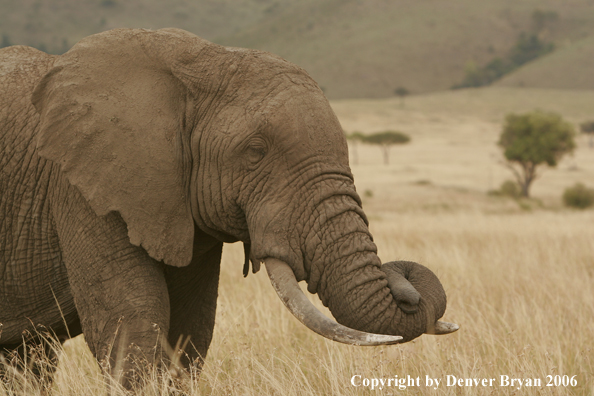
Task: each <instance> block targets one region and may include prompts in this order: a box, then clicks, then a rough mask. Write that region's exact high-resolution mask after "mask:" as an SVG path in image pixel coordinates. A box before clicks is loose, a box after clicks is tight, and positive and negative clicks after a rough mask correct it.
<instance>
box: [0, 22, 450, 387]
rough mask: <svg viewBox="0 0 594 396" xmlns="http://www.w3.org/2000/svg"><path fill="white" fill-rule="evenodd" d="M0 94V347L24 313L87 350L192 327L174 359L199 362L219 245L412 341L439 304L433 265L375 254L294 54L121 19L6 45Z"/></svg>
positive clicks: (367, 323) (329, 127) (341, 156)
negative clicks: (39, 42) (270, 261)
mask: <svg viewBox="0 0 594 396" xmlns="http://www.w3.org/2000/svg"><path fill="white" fill-rule="evenodd" d="M0 89H1V96H0V150H1V153H2V155H1V157H0V194H1V195H0V231H1V238H0V323H2V329H1V335H0V346H1V347H2V348H5V349H11V348H14V347H16V345H17V344H19V343H21V342H22V332H23V331H24V330H34V328H35V326H37V325H43V326H45V327H46V328H49V329H51V330H52V331H53V332H55V333H56V334H57V335H58V336H62V337H67V330H66V326H65V323H64V322H66V323H67V325H68V327H69V332H70V335H71V336H75V335H77V334H79V333H81V332H82V333H84V334H85V339H86V342H87V343H88V345H89V347H90V349H91V351H92V352H93V354H94V355H95V356H96V357H97V359H98V360H99V361H103V360H104V359H105V358H108V357H109V358H111V363H112V365H113V364H114V361H115V359H116V357H117V354H116V352H117V350H118V348H113V349H110V345H112V344H114V343H115V345H125V346H126V345H129V344H131V343H133V344H134V345H136V346H137V348H130V349H128V350H125V351H124V352H125V353H132V354H133V355H135V356H138V355H140V354H144V355H145V356H147V357H149V360H150V359H152V358H153V357H154V356H156V358H159V354H158V353H159V351H160V348H159V347H155V345H159V343H158V341H157V337H158V334H162V335H164V336H165V338H166V339H168V340H169V342H170V343H171V344H172V345H175V343H176V341H177V340H178V338H179V337H180V335H184V336H188V335H189V336H191V346H190V347H189V348H187V350H186V352H187V356H186V357H185V358H184V359H183V363H184V364H185V365H190V364H196V365H200V364H201V358H200V357H204V356H205V355H206V352H207V349H208V346H209V344H210V341H211V337H212V332H213V326H214V318H215V308H216V298H217V287H218V278H219V264H220V258H221V249H222V246H223V242H234V241H244V242H251V256H250V258H251V261H252V265H253V266H254V267H255V268H254V269H257V268H259V263H260V262H261V261H263V260H264V259H265V258H268V257H274V258H278V259H280V260H283V261H285V262H286V263H288V264H289V265H290V266H291V268H292V269H293V272H294V274H295V276H296V278H297V280H299V281H300V280H306V281H307V283H308V290H309V291H310V292H311V293H318V295H319V296H320V298H321V300H322V301H323V303H324V304H325V305H326V306H328V307H329V308H330V310H331V311H332V314H333V315H334V317H335V318H336V319H337V321H338V322H340V323H342V324H344V325H346V326H349V327H352V328H354V329H358V330H364V331H367V332H373V333H382V334H391V335H401V336H403V337H404V341H408V340H411V339H413V338H415V337H418V336H419V335H421V334H422V333H424V332H425V331H426V330H427V326H428V325H431V324H433V323H435V321H436V320H437V319H438V318H440V317H441V316H442V315H443V313H444V311H445V306H446V298H445V293H444V292H443V289H442V287H441V285H440V284H439V281H438V280H437V278H435V276H434V275H433V274H432V273H431V272H430V271H428V270H426V269H425V268H424V267H421V266H418V265H416V264H413V263H391V264H390V265H385V266H384V267H383V268H382V266H381V263H380V260H379V259H378V257H377V255H376V246H375V244H374V243H373V240H372V236H371V235H370V233H369V230H368V227H367V219H366V217H365V214H364V213H363V211H362V209H361V201H360V198H359V196H358V195H357V193H356V191H355V186H354V184H353V176H352V174H351V172H350V169H349V166H348V153H347V145H346V141H345V139H344V136H343V132H342V130H341V127H340V124H339V122H338V120H337V119H336V116H335V115H334V113H333V112H332V110H331V108H330V106H329V104H328V102H327V100H326V99H325V97H324V95H323V94H322V92H321V91H320V89H319V88H318V86H317V84H316V83H315V82H314V81H313V80H312V79H311V78H310V77H309V76H308V75H307V73H306V72H305V71H303V70H302V69H300V68H298V67H296V66H295V65H292V64H290V63H288V62H286V61H284V60H282V59H281V58H278V57H276V56H273V55H271V54H268V53H264V52H260V51H252V50H243V49H236V48H225V47H221V46H218V45H214V44H211V43H209V42H207V41H205V40H202V39H200V38H198V37H196V36H194V35H191V34H189V33H187V32H184V31H181V30H176V29H164V30H159V31H146V30H128V29H126V30H124V29H122V30H113V31H109V32H106V33H101V34H98V35H94V36H91V37H88V38H86V39H84V40H82V41H81V42H79V43H78V44H77V45H75V46H74V47H73V48H72V49H71V50H70V51H69V52H67V53H66V54H64V55H61V56H51V55H47V54H45V53H42V52H39V51H37V50H35V49H32V48H28V47H23V46H15V47H8V48H4V49H2V50H0ZM238 265H239V266H238V271H241V267H240V265H241V263H238ZM406 278H408V281H407V280H406ZM409 281H410V282H409ZM411 285H412V286H414V288H413V287H411ZM415 289H416V290H415ZM417 292H418V293H417ZM58 305H59V309H58ZM60 310H61V312H60ZM62 315H63V318H64V319H63V318H62ZM155 349H156V350H157V354H155ZM120 353H121V351H120ZM126 367H127V366H126ZM124 381H125V380H124Z"/></svg>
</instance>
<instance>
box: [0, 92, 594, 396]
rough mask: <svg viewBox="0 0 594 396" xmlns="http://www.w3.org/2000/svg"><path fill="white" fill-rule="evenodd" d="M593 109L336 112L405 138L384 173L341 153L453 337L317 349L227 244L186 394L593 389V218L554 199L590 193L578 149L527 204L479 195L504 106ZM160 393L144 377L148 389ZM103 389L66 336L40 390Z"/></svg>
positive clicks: (372, 162) (387, 246)
mask: <svg viewBox="0 0 594 396" xmlns="http://www.w3.org/2000/svg"><path fill="white" fill-rule="evenodd" d="M593 103H594V92H590V91H582V92H570V91H546V90H526V89H509V88H489V89H483V90H466V91H455V92H444V93H436V94H429V95H422V96H412V97H409V98H407V99H406V101H405V103H404V104H401V103H400V101H399V100H398V99H389V100H375V101H362V100H348V101H340V102H333V103H332V104H333V107H334V109H335V111H336V113H337V115H338V117H339V118H340V120H341V122H342V124H343V127H344V129H345V131H347V132H352V131H355V130H359V131H362V132H364V133H369V132H375V131H381V130H385V129H388V128H389V129H398V130H401V131H403V132H405V133H407V134H409V135H410V136H411V138H412V140H411V142H410V143H409V144H407V145H403V146H398V147H394V148H393V149H392V150H391V157H390V164H389V165H384V164H383V163H382V157H381V153H380V150H379V148H377V147H372V146H361V145H360V146H358V147H357V148H356V151H357V155H358V159H357V163H355V158H354V154H355V153H354V151H355V148H354V147H351V163H352V165H351V166H352V170H353V173H354V175H355V183H356V184H357V186H358V191H359V193H360V195H361V196H362V197H363V205H364V209H365V211H366V212H367V214H368V217H369V219H370V227H371V231H372V232H373V234H374V236H375V241H376V243H377V246H378V250H379V254H380V257H381V258H382V259H383V260H384V261H390V260H397V259H404V260H415V261H418V262H420V263H423V264H425V265H427V266H428V267H430V268H431V269H432V270H433V271H434V272H435V273H436V274H437V275H438V276H439V278H440V279H441V282H442V283H443V285H444V288H445V290H446V293H447V295H448V308H447V311H446V313H445V316H444V320H446V321H451V322H455V323H458V324H460V325H461V329H460V330H459V331H458V332H457V333H454V334H452V335H448V336H429V335H425V336H422V337H420V338H418V339H417V340H415V341H413V342H411V343H407V344H403V345H398V346H389V347H367V348H363V347H353V346H346V345H342V344H338V343H335V342H331V341H328V340H326V339H324V338H322V337H320V336H318V335H316V334H314V333H312V332H311V331H309V330H308V329H306V328H305V327H304V326H303V325H301V324H300V323H299V322H298V321H297V320H296V319H295V318H293V317H292V316H291V314H290V313H289V312H288V311H287V310H286V309H285V307H284V306H283V305H282V303H281V301H280V300H279V299H278V297H277V296H276V295H275V292H274V291H273V289H272V287H271V286H270V282H269V280H268V278H267V276H266V274H265V271H260V272H259V273H258V274H255V275H253V274H250V275H249V276H248V277H247V279H243V277H242V263H243V251H242V248H241V246H240V245H238V244H236V245H228V246H226V248H225V251H224V257H223V266H222V273H221V282H220V290H219V295H220V296H219V307H218V314H217V322H216V327H215V335H214V339H213V342H212V345H211V349H210V352H209V355H208V357H207V359H206V364H205V367H204V371H203V372H202V374H201V376H200V380H199V381H195V380H191V379H186V380H181V381H180V382H179V387H180V388H181V389H183V393H184V394H190V395H202V394H205V395H206V394H212V395H367V394H385V395H390V394H400V393H406V392H408V393H409V394H421V395H491V394H502V395H512V394H516V395H520V394H531V395H532V394H534V395H537V394H538V395H592V394H594V339H593V337H592V334H594V244H593V241H594V210H592V209H590V210H585V211H575V210H569V209H566V208H564V207H563V206H562V205H561V198H560V197H561V194H562V191H563V189H564V188H566V187H568V186H570V185H573V184H574V183H575V182H577V181H581V182H584V183H586V184H587V185H590V187H594V149H590V148H588V146H587V139H586V138H585V137H584V136H580V137H578V140H577V142H578V148H577V150H576V152H575V155H574V156H573V157H567V158H566V159H564V160H563V161H562V162H561V163H560V164H559V166H558V167H557V168H556V169H547V170H545V171H544V172H543V173H542V176H541V177H540V178H539V179H538V180H537V181H536V182H535V184H534V187H533V190H532V194H533V199H531V200H524V201H520V202H517V201H514V200H513V199H510V198H505V197H498V196H492V195H488V194H487V192H488V191H489V190H492V189H496V188H497V187H499V185H500V184H501V182H502V181H503V180H505V179H508V178H510V177H511V174H510V173H509V171H508V170H507V169H505V167H503V166H502V165H501V164H500V160H501V154H500V152H499V150H498V148H497V146H496V145H495V142H496V141H497V137H498V134H499V132H500V128H501V121H502V119H503V116H504V115H505V114H506V113H507V112H509V111H526V110H532V109H534V108H541V109H544V110H554V111H558V112H560V113H561V114H563V115H564V116H565V117H566V118H567V119H569V120H570V121H572V122H575V123H579V122H582V121H584V120H587V119H591V118H594V107H592V104H593ZM311 299H312V301H314V302H315V303H316V304H317V305H318V306H319V307H321V304H320V303H319V300H318V299H317V297H316V296H311ZM322 308H323V307H322ZM323 311H324V312H325V313H327V314H328V315H329V312H328V311H327V310H325V309H323ZM354 375H360V376H361V377H360V378H394V377H395V376H398V377H399V378H401V377H406V376H407V375H409V376H411V377H414V378H416V377H420V385H421V386H420V387H417V386H414V387H408V388H407V389H406V390H404V389H398V388H397V387H393V386H392V387H389V388H386V387H384V389H382V390H377V389H376V390H373V391H372V390H371V389H370V388H369V387H367V388H366V387H363V386H359V387H355V386H353V385H352V384H351V378H352V377H353V376H354ZM448 375H452V376H456V377H457V378H478V379H483V378H495V379H496V380H495V382H494V386H492V387H489V386H486V387H482V386H481V387H476V386H473V387H466V386H464V387H458V386H450V387H448V386H446V385H447V384H446V383H445V381H446V379H447V377H446V376H448ZM500 375H507V376H509V377H510V378H522V379H525V378H540V379H541V381H542V383H541V385H542V386H540V387H533V388H527V387H522V388H521V389H517V388H518V386H517V385H516V386H514V387H500V386H499V385H500V384H499V381H500ZM547 375H552V376H555V375H560V376H564V375H566V376H569V377H570V378H571V377H573V376H575V378H574V379H575V380H576V382H577V385H576V386H574V387H572V386H569V387H564V386H560V387H555V386H552V387H547V386H546V384H547V382H548V381H547ZM426 376H429V377H431V378H438V379H440V380H441V383H440V385H439V388H438V389H437V390H435V389H433V388H431V387H426V386H425V381H426ZM357 378H359V377H357ZM553 378H554V377H553ZM560 378H562V377H560ZM21 380H27V381H29V382H28V383H27V384H24V383H23V381H15V382H13V383H12V384H11V385H10V386H8V387H7V386H6V385H4V386H0V395H1V396H4V395H13V394H15V389H16V388H18V387H21V386H25V387H27V392H26V393H27V394H32V395H35V394H39V391H38V390H36V387H35V386H32V385H31V384H30V381H31V379H30V378H29V377H25V378H23V377H21ZM356 383H359V382H358V380H357V381H356ZM167 388H168V385H167V381H164V380H160V381H159V380H155V381H154V382H153V383H152V385H151V386H150V389H146V394H151V392H152V391H154V390H156V391H158V392H165V391H166V390H167ZM104 392H105V387H104V385H103V379H102V377H101V375H100V373H99V371H98V369H97V365H96V363H95V361H94V360H93V359H92V357H91V356H90V353H89V352H88V350H87V348H86V346H85V344H84V340H83V339H81V338H80V337H79V338H77V339H74V340H71V341H69V342H67V343H66V345H65V347H64V352H63V356H62V359H61V362H60V365H59V368H58V371H57V375H56V381H55V383H54V385H53V391H52V394H55V395H103V394H105V393H104Z"/></svg>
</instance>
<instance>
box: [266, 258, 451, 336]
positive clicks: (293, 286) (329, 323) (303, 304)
mask: <svg viewBox="0 0 594 396" xmlns="http://www.w3.org/2000/svg"><path fill="white" fill-rule="evenodd" d="M264 264H265V265H266V271H267V272H268V277H269V278H270V282H271V283H272V286H273V287H274V290H276V293H277V294H278V296H279V298H280V299H281V301H282V302H283V303H284V304H285V306H286V307H287V308H288V309H289V311H290V312H291V313H292V314H293V315H294V316H295V317H296V318H297V319H298V320H299V321H300V322H301V323H303V324H304V325H305V326H307V327H308V328H309V329H310V330H312V331H314V332H316V333H318V334H320V335H321V336H323V337H326V338H328V339H330V340H333V341H337V342H341V343H344V344H349V345H360V346H377V345H391V344H397V343H399V342H401V341H402V339H403V337H401V336H392V335H384V334H373V333H367V332H364V331H359V330H354V329H351V328H349V327H346V326H343V325H341V324H339V323H337V322H335V321H334V320H332V319H330V318H328V317H326V316H325V315H324V314H322V313H321V312H320V311H319V310H318V309H317V308H316V307H315V306H314V305H313V304H312V303H311V302H310V301H309V299H308V298H307V297H306V296H305V294H304V293H303V291H302V290H301V288H300V287H299V284H298V283H297V279H296V278H295V274H294V273H293V270H292V269H291V267H290V266H289V265H288V264H287V263H285V262H284V261H281V260H278V259H275V258H266V259H265V260H264ZM459 328H460V327H459V326H458V325H457V324H454V323H447V322H442V321H437V322H436V323H435V324H433V325H432V326H429V329H428V330H427V331H426V332H425V334H435V335H442V334H449V333H453V332H454V331H456V330H458V329H459Z"/></svg>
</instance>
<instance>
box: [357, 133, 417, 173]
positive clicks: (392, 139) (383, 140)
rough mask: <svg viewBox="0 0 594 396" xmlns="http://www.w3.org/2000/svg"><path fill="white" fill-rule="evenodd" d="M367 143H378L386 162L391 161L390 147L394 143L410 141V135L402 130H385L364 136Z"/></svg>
mask: <svg viewBox="0 0 594 396" xmlns="http://www.w3.org/2000/svg"><path fill="white" fill-rule="evenodd" d="M363 141H364V142H365V143H370V144H377V145H379V146H380V147H381V149H382V153H383V154H384V164H386V165H388V164H389V163H390V147H391V146H392V145H394V144H404V143H407V142H409V141H410V137H408V135H405V134H404V133H402V132H396V131H385V132H378V133H374V134H371V135H367V136H364V137H363Z"/></svg>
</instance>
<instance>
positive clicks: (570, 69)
mask: <svg viewBox="0 0 594 396" xmlns="http://www.w3.org/2000/svg"><path fill="white" fill-rule="evenodd" d="M592 71H594V36H590V37H588V38H586V39H584V40H580V41H577V42H575V43H572V44H569V45H567V46H566V47H563V48H560V49H558V50H557V51H556V52H554V53H553V54H551V55H549V56H546V57H544V58H542V59H538V60H536V61H535V62H532V63H530V64H528V65H526V66H524V67H522V68H521V69H520V70H518V71H517V72H515V73H512V74H510V75H509V76H507V77H505V78H503V79H502V80H500V81H499V82H498V83H497V84H496V85H500V86H508V87H537V88H558V89H590V90H591V89H594V73H593V72H592Z"/></svg>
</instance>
